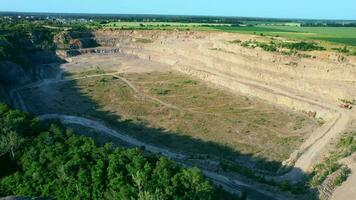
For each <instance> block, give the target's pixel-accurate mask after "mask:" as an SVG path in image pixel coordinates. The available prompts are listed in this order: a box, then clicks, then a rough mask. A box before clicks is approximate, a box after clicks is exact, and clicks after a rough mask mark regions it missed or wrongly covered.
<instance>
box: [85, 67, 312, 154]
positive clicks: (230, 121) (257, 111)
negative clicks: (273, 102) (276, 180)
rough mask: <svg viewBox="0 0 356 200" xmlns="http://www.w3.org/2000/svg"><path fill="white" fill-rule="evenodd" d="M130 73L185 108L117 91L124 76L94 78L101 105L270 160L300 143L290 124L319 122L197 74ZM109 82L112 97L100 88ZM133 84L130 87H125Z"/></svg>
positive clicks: (159, 95)
mask: <svg viewBox="0 0 356 200" xmlns="http://www.w3.org/2000/svg"><path fill="white" fill-rule="evenodd" d="M125 76H126V78H127V79H129V80H130V81H131V82H132V83H133V84H134V85H136V87H137V88H138V89H139V91H142V92H144V93H145V95H150V96H153V97H156V98H159V99H160V100H162V101H163V102H166V103H169V104H171V105H174V106H177V107H178V108H180V109H182V110H184V111H183V113H180V112H179V111H177V110H174V109H171V108H167V107H165V106H163V105H160V104H159V103H157V102H154V101H151V102H149V101H147V99H146V102H145V103H142V102H141V101H139V99H135V98H134V97H132V95H133V94H132V93H128V92H126V94H130V96H131V97H130V96H123V95H115V91H112V89H110V88H116V89H115V90H118V88H122V87H123V85H122V83H120V81H119V80H110V81H109V82H108V83H107V85H104V86H102V85H98V84H94V87H96V88H95V89H93V91H92V92H90V96H91V97H92V98H93V99H94V100H96V101H98V103H99V104H100V105H102V106H106V107H110V108H112V109H115V110H116V111H117V112H118V113H120V114H122V115H123V116H124V117H125V118H128V119H140V120H139V121H142V122H144V123H146V124H149V125H150V126H153V127H157V128H158V127H162V128H164V129H168V130H170V131H172V132H175V133H178V134H183V135H189V136H191V137H193V138H198V139H201V140H204V141H211V142H217V143H219V144H223V145H227V146H228V147H230V148H232V149H234V150H236V151H238V152H241V153H242V154H250V153H252V154H255V155H259V156H262V157H265V158H269V159H270V160H278V161H281V160H283V159H285V158H287V157H288V156H289V153H290V152H292V150H293V149H295V148H297V146H298V145H299V144H300V143H299V142H298V139H296V138H295V136H294V135H290V134H288V132H293V127H294V126H293V127H292V126H291V125H289V126H288V125H287V126H285V125H286V124H294V123H299V122H298V120H300V118H305V121H306V123H314V122H311V121H310V120H308V119H307V118H306V117H305V116H303V115H300V116H299V115H294V116H292V117H290V116H289V115H288V114H287V113H285V112H283V111H280V110H277V109H274V108H273V107H271V106H269V105H265V104H263V103H261V102H259V101H256V100H253V99H246V98H243V97H236V96H234V95H230V94H228V93H225V92H221V91H218V90H215V89H212V88H209V87H207V86H206V85H205V84H203V83H201V82H199V81H197V80H192V79H187V77H186V76H184V75H180V74H173V73H157V74H154V75H153V74H130V75H125ZM86 81H90V80H83V81H81V84H82V83H83V84H86V83H85V82H86ZM91 81H93V80H91ZM115 85H117V86H115ZM84 87H85V86H84ZM98 87H99V88H98ZM104 88H105V89H109V91H110V92H108V94H111V95H110V96H111V97H110V98H109V99H106V98H103V97H102V95H100V92H99V91H104V90H105V89H104ZM129 89H130V88H127V87H126V88H125V90H129ZM125 98H128V99H129V101H127V100H125ZM113 102H118V103H113ZM119 102H120V103H119ZM281 119H283V120H281ZM272 124H275V125H276V126H273V125H272ZM299 126H300V127H301V125H299ZM146 137H149V136H146ZM298 137H299V136H298ZM267 138H268V139H267ZM289 138H293V140H289ZM266 141H268V142H266ZM287 141H288V142H287ZM161 142H162V143H163V144H168V143H170V142H173V143H174V141H170V142H168V141H167V142H164V141H161ZM156 143H157V141H156ZM176 143H177V144H172V145H170V146H171V147H173V148H178V149H182V148H184V149H185V150H188V151H189V152H194V151H196V148H195V146H187V145H184V144H183V146H180V147H178V146H176V145H178V144H179V141H177V142H176ZM188 145H190V144H188ZM271 147H273V148H271ZM205 153H206V152H205Z"/></svg>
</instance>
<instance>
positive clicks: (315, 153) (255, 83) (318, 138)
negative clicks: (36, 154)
mask: <svg viewBox="0 0 356 200" xmlns="http://www.w3.org/2000/svg"><path fill="white" fill-rule="evenodd" d="M97 37H102V38H107V37H114V38H115V37H117V38H120V39H118V40H117V41H118V43H117V44H112V43H111V44H109V43H107V44H104V43H105V42H104V43H103V45H112V46H119V47H120V48H123V49H124V52H125V53H126V55H124V54H123V55H115V59H109V60H110V62H108V59H105V56H104V57H100V56H95V55H84V56H79V57H76V58H72V59H73V61H72V62H71V63H68V64H66V65H64V66H62V67H64V68H66V69H68V70H69V69H70V71H73V72H75V71H76V70H78V71H81V70H83V69H85V70H90V69H95V67H96V65H101V64H103V63H105V65H106V66H108V67H107V70H110V69H111V70H112V69H115V70H117V71H119V72H130V70H132V69H134V70H133V71H131V72H150V71H155V70H171V69H175V70H178V71H180V72H183V73H187V74H189V75H192V76H195V77H198V78H201V79H203V80H205V81H207V82H210V83H212V84H215V85H218V86H221V87H223V88H228V89H229V90H231V91H233V92H238V93H243V94H249V95H251V96H256V97H258V98H262V99H265V100H267V101H270V102H273V103H276V104H279V105H283V106H287V107H289V108H292V109H295V110H298V111H305V112H315V113H316V116H317V117H322V118H324V119H325V120H326V121H327V122H326V123H325V124H324V125H323V126H322V127H321V128H319V129H317V130H316V131H315V132H314V133H313V134H312V136H311V137H310V138H309V139H308V140H307V141H306V142H305V144H304V145H302V147H301V149H299V150H298V151H297V152H296V153H295V154H293V155H291V158H290V160H289V161H287V162H288V163H292V164H293V163H294V164H295V165H294V167H295V168H294V170H292V171H290V172H289V173H287V174H286V175H284V176H282V177H277V178H276V179H279V180H291V181H294V180H298V179H300V178H301V177H302V175H303V174H304V173H308V172H310V171H311V168H312V166H313V165H314V164H316V163H317V162H318V161H320V158H321V157H322V156H323V154H325V152H327V150H326V147H327V146H328V144H329V143H330V142H331V141H333V140H336V139H337V138H338V137H339V136H340V134H341V133H343V132H344V131H345V130H346V129H347V128H348V126H349V122H350V119H351V118H352V117H353V116H356V115H355V112H354V111H348V110H344V109H340V108H339V107H338V104H339V103H340V102H338V99H340V98H341V99H352V98H354V97H355V94H356V67H355V63H353V61H352V60H348V59H346V61H343V62H339V61H338V60H335V59H334V57H332V56H331V55H327V54H328V53H327V52H326V53H323V55H322V56H320V58H316V59H312V58H310V59H301V58H295V57H286V56H282V55H277V54H275V53H269V52H264V51H262V50H258V49H246V48H243V47H239V46H236V45H231V44H227V41H229V40H232V39H238V38H240V39H242V40H247V39H251V36H241V35H238V34H225V33H224V34H213V33H191V32H180V33H178V32H177V33H173V34H172V33H165V32H160V33H157V32H150V31H147V32H139V31H131V32H98V33H97ZM133 37H135V38H136V37H144V38H150V39H153V40H154V42H153V43H152V44H134V43H130V42H127V40H124V41H126V42H125V43H120V41H123V40H122V38H133ZM253 37H256V36H253ZM212 49H218V50H212ZM324 54H325V55H324ZM127 55H130V56H127ZM110 56H112V55H110ZM121 56H125V59H124V58H123V57H121ZM137 57H139V58H141V59H134V58H137ZM130 58H133V59H130ZM145 60H146V61H147V60H149V61H150V62H145ZM135 62H143V63H144V64H142V63H140V64H138V63H135ZM151 63H152V64H151ZM83 64H84V65H86V64H87V67H84V68H82V67H81V66H82V65H83ZM117 66H119V68H117ZM131 66H140V67H131ZM57 78H61V76H58V77H57ZM51 81H52V82H53V81H54V82H56V81H63V80H61V79H54V80H53V79H51V80H42V81H39V82H38V83H32V84H30V85H26V86H22V87H20V88H17V89H14V90H12V91H11V92H10V97H11V98H12V100H13V101H14V105H15V106H16V107H18V108H21V109H23V110H25V111H26V110H27V108H26V105H25V102H23V99H22V97H21V94H20V93H19V92H18V91H20V90H23V89H26V88H31V87H45V85H47V84H50V83H51ZM48 117H49V118H50V117H53V118H60V119H62V118H63V121H65V122H68V123H77V124H81V125H85V126H88V127H92V128H98V127H99V128H100V129H102V131H104V132H106V133H107V134H115V133H114V132H112V131H111V130H109V129H107V127H105V126H101V125H100V124H98V123H97V122H95V121H87V119H78V118H75V117H73V116H58V115H56V114H54V115H50V116H48ZM116 136H117V137H120V138H121V139H123V140H125V141H128V142H129V143H132V144H134V145H138V146H141V145H144V146H145V145H146V144H144V143H142V141H135V140H132V139H131V138H124V137H123V135H116ZM147 147H148V148H149V149H151V150H152V151H154V152H161V153H164V154H166V155H167V156H170V157H182V158H184V155H178V154H175V153H174V152H169V151H167V150H164V149H159V148H157V147H154V146H147ZM350 167H351V168H353V169H354V168H355V161H354V160H353V161H352V162H351V163H350ZM353 171H354V170H353ZM301 172H302V173H301ZM206 174H208V175H209V174H211V172H209V173H206ZM219 176H220V175H219ZM216 177H218V176H215V175H214V176H213V179H214V178H216ZM223 179H224V180H225V181H224V183H225V184H230V183H231V182H226V180H229V181H230V179H229V178H227V177H224V178H223ZM239 185H240V186H241V185H243V183H241V184H239ZM245 186H246V185H245ZM354 186H355V176H354V175H352V176H351V177H350V179H348V181H347V182H345V183H344V184H343V185H342V187H340V188H338V189H337V190H336V191H335V194H334V196H333V198H334V199H337V200H339V199H350V197H353V196H354V195H355V193H354V191H356V190H355V189H354ZM250 188H251V187H250ZM236 190H237V191H239V189H236ZM255 190H257V191H258V190H260V188H255ZM264 194H265V195H267V194H268V192H264ZM342 195H347V196H342ZM275 196H277V195H275ZM344 197H345V198H344ZM277 199H281V198H278V197H277ZM282 199H283V198H282Z"/></svg>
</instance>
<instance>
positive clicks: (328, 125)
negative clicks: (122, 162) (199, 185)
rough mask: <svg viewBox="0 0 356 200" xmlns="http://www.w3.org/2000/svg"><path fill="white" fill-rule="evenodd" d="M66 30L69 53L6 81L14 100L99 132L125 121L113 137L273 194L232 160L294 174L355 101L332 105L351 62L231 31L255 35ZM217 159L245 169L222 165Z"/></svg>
mask: <svg viewBox="0 0 356 200" xmlns="http://www.w3.org/2000/svg"><path fill="white" fill-rule="evenodd" d="M64 34H65V33H64ZM71 37H72V38H71ZM71 37H63V38H71V39H70V41H67V42H64V41H63V40H64V39H63V38H61V37H59V38H58V41H57V43H59V44H60V43H62V42H63V43H73V44H75V45H76V46H75V48H73V49H71V50H70V51H69V52H67V53H68V54H67V55H65V53H66V52H58V54H59V55H61V56H62V57H63V58H64V59H66V60H67V61H69V62H68V63H66V64H62V65H53V66H51V65H49V66H48V65H46V66H38V67H37V69H36V70H35V71H34V76H35V77H37V78H36V79H37V80H38V81H37V82H32V83H29V84H27V85H24V86H21V87H18V88H14V89H13V90H12V92H10V96H11V98H12V100H13V101H14V105H15V106H17V107H18V108H21V109H23V110H27V111H30V112H32V113H35V114H38V115H44V117H43V118H51V119H53V118H58V119H60V120H61V121H64V122H66V123H74V124H79V125H82V126H87V127H89V128H93V127H96V125H95V124H96V123H100V124H104V125H103V126H102V127H103V129H102V130H106V131H103V132H105V133H109V132H111V131H108V130H111V129H112V130H113V131H118V132H120V133H121V131H122V134H123V135H125V137H123V136H117V137H118V138H119V139H120V140H123V141H124V142H126V143H128V145H134V146H143V147H145V148H147V149H148V150H152V149H154V152H161V153H162V154H164V155H167V156H170V157H172V158H174V159H177V160H178V162H182V163H185V164H188V165H192V164H193V165H197V166H199V167H201V168H202V169H205V170H206V172H205V174H207V175H208V176H209V177H211V178H212V179H213V180H214V181H215V182H217V183H223V185H224V187H226V188H230V189H231V190H233V191H235V192H236V191H240V190H241V187H244V188H249V189H251V190H253V189H254V190H255V191H259V192H261V193H262V194H264V195H267V196H270V197H271V195H270V194H271V193H272V194H273V189H272V190H270V189H266V188H264V187H265V186H260V185H258V184H257V183H254V182H253V183H252V184H251V182H250V180H247V182H248V183H246V182H243V183H241V182H236V180H239V179H234V177H237V176H238V174H239V173H241V171H243V172H245V173H246V171H248V170H252V171H253V173H256V174H257V175H259V174H263V175H264V176H265V177H266V178H267V179H268V180H274V181H277V182H282V181H290V182H296V181H299V180H301V179H303V178H304V176H305V174H308V173H310V172H311V171H312V167H313V165H315V164H316V163H317V162H319V161H320V160H321V158H322V156H323V154H324V153H325V150H326V148H327V147H328V145H329V143H330V142H332V141H333V140H336V139H337V138H338V137H339V135H340V134H341V133H343V131H344V130H346V129H347V128H348V126H349V123H350V121H352V120H354V116H355V112H354V111H353V110H351V111H349V110H344V109H341V108H339V107H338V104H340V102H339V99H347V100H352V99H354V97H355V94H356V83H355V80H356V71H355V70H356V67H355V62H354V61H353V59H352V58H344V59H339V58H340V55H337V54H335V53H330V52H310V54H312V55H314V56H315V58H312V57H311V58H300V57H296V56H285V55H281V54H279V53H269V52H265V51H263V50H261V49H248V48H245V47H241V46H239V45H236V44H231V43H230V42H229V41H232V40H235V39H240V40H243V41H244V40H249V39H258V40H264V38H258V37H256V36H248V35H237V34H227V33H208V32H204V33H200V32H176V31H168V32H164V31H97V32H94V33H93V34H80V33H78V34H74V35H72V36H71ZM88 41H95V44H97V45H98V46H100V48H97V47H93V46H92V45H91V42H89V43H88ZM81 54H82V55H81ZM68 55H69V56H73V55H78V56H75V57H67V56H68ZM48 72H53V73H48ZM46 116H47V117H46ZM88 120H89V121H88ZM90 120H92V121H90ZM100 127H101V126H100ZM99 131H100V130H99ZM112 133H113V132H112ZM113 135H115V134H113ZM114 137H116V136H114ZM170 152H171V153H170ZM226 164H227V165H231V164H232V165H236V166H239V167H241V166H242V167H243V170H241V169H240V168H239V167H237V169H239V170H240V171H239V173H238V174H234V173H233V172H226V171H224V170H223V166H225V165H226ZM281 164H283V167H281ZM288 167H290V168H291V170H289V169H290V168H288ZM235 168H236V167H235ZM245 168H246V169H247V170H246V169H245ZM215 172H218V174H215ZM248 172H249V171H248ZM231 173H232V174H231ZM227 177H230V178H227ZM239 178H240V177H239ZM242 179H243V178H241V179H240V180H242ZM233 183H234V184H233ZM271 191H272V192H271ZM252 193H253V192H252ZM272 196H273V195H272ZM250 198H252V199H253V195H252V197H250ZM275 198H276V199H286V198H289V196H288V195H287V196H282V197H276V196H275ZM255 199H256V196H255ZM257 199H258V198H257Z"/></svg>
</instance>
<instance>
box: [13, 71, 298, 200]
mask: <svg viewBox="0 0 356 200" xmlns="http://www.w3.org/2000/svg"><path fill="white" fill-rule="evenodd" d="M108 75H114V76H117V73H108V74H98V75H88V76H85V77H80V78H74V79H64V80H63V79H61V75H58V76H57V77H56V78H55V79H45V80H42V81H37V82H35V83H30V84H28V85H24V86H21V87H18V88H15V89H13V90H11V91H10V94H11V98H12V100H13V102H14V106H15V107H17V108H19V109H22V110H24V111H27V108H26V104H25V103H24V101H23V99H22V97H21V95H20V93H19V91H21V90H24V89H29V88H34V87H44V86H48V85H50V84H55V83H60V82H66V81H73V80H79V79H84V78H90V77H100V76H108ZM118 78H120V79H121V78H122V77H120V76H119V77H118ZM124 80H126V79H124ZM125 82H126V83H127V84H128V85H129V86H130V87H131V88H132V89H133V90H134V91H135V92H139V91H138V90H137V89H136V88H135V86H134V85H133V84H131V83H130V82H129V81H127V80H126V81H125ZM38 118H39V119H40V120H46V119H56V120H60V121H61V122H62V123H63V124H77V125H81V126H85V127H88V128H91V129H94V130H96V131H98V132H102V133H105V134H107V135H111V136H112V137H115V138H118V139H120V140H122V141H124V142H126V143H128V144H130V145H133V146H136V147H144V148H145V150H147V151H150V152H153V153H157V154H161V155H164V156H167V157H169V158H172V159H174V160H178V163H181V164H183V165H184V163H183V162H179V160H180V161H184V160H185V159H187V158H188V156H187V155H184V154H180V153H175V152H172V151H169V150H167V149H164V148H159V147H156V146H153V145H150V144H147V143H144V142H142V141H139V140H137V139H135V138H132V137H130V136H128V135H126V134H125V133H123V132H120V131H116V130H113V129H111V128H109V127H107V126H106V125H104V124H103V123H101V122H99V121H96V120H91V119H86V118H83V117H79V116H69V115H61V114H45V115H41V116H38ZM202 171H203V173H204V174H205V175H206V176H207V177H208V178H209V179H211V180H212V181H213V182H214V183H215V184H217V185H221V186H222V187H224V188H225V189H226V190H228V191H230V192H232V193H235V194H238V195H241V194H242V191H244V192H247V193H248V198H247V199H251V200H259V199H268V200H285V199H286V200H287V199H290V198H287V197H285V196H284V195H276V194H275V193H273V192H270V191H268V190H265V189H263V187H260V186H256V185H253V184H246V183H243V182H240V181H238V180H234V179H231V178H229V177H226V176H223V175H220V174H217V173H215V172H211V171H207V170H202ZM291 200H292V199H291Z"/></svg>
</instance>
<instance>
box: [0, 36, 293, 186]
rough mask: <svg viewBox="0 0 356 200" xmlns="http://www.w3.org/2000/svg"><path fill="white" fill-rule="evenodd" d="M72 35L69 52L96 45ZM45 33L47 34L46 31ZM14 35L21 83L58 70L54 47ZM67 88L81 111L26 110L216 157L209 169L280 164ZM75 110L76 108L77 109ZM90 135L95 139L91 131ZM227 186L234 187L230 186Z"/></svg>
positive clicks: (244, 170) (194, 155) (72, 85)
mask: <svg viewBox="0 0 356 200" xmlns="http://www.w3.org/2000/svg"><path fill="white" fill-rule="evenodd" d="M73 34H74V36H75V35H76V34H77V37H79V38H78V39H76V40H75V43H73V44H71V45H70V46H69V47H70V48H71V49H72V50H73V52H77V51H76V50H77V49H79V48H82V47H86V48H88V47H96V46H98V44H97V43H96V42H95V41H94V42H93V41H88V40H87V39H85V40H81V38H82V37H83V35H82V34H80V33H73ZM87 34H89V38H92V36H90V35H91V34H90V33H85V35H87ZM45 36H46V37H48V35H47V34H46V35H45ZM74 36H73V37H74ZM17 37H20V40H17V41H16V40H15V39H14V45H17V46H23V47H26V48H25V49H23V50H22V52H19V53H18V56H17V58H18V59H20V61H21V62H16V60H10V61H11V62H15V63H17V64H19V65H26V66H27V67H26V68H25V72H26V74H27V77H29V79H28V80H27V81H26V82H25V83H22V84H23V85H24V84H28V83H30V82H33V81H38V80H42V79H49V78H55V77H56V75H57V74H58V73H61V72H62V70H63V69H61V68H60V65H61V64H63V63H64V62H65V60H63V59H61V58H60V57H59V56H57V54H56V51H55V48H54V47H52V46H51V47H50V48H46V50H43V49H42V47H41V45H39V46H38V45H36V43H33V41H32V42H31V41H29V40H30V39H31V38H22V37H24V36H23V35H22V36H20V35H19V36H17ZM36 37H37V38H36V39H37V40H38V41H41V40H42V39H43V38H42V36H41V33H39V35H38V36H36ZM90 40H92V39H90ZM35 41H36V40H35ZM52 41H53V38H52ZM52 45H54V44H52ZM73 55H76V53H73ZM24 63H25V64H24ZM29 74H30V75H29ZM14 75H16V74H9V76H14ZM68 83H69V84H68ZM3 84H6V85H7V86H8V87H9V88H11V87H14V86H15V85H16V83H9V82H6V83H3ZM67 87H68V88H67V89H68V90H70V91H71V94H75V96H76V97H75V98H73V97H72V99H71V101H72V102H77V104H78V105H79V106H80V109H79V110H82V111H83V112H77V113H71V112H70V111H67V110H64V109H58V110H56V108H53V107H52V106H53V105H52V104H45V103H43V102H42V101H41V99H38V100H36V101H38V103H39V104H40V105H41V106H42V110H43V113H36V112H33V111H32V110H31V109H29V110H28V111H29V112H30V113H32V114H36V115H37V114H45V113H46V110H47V108H52V109H48V110H51V111H50V113H46V114H51V113H53V112H56V113H59V114H67V115H78V116H82V117H88V118H90V119H95V120H99V121H101V122H104V123H105V124H106V125H108V126H109V127H112V128H113V129H116V130H120V131H123V132H125V133H127V134H128V135H130V136H133V137H134V138H136V139H138V140H142V141H144V142H146V143H150V144H154V145H158V146H160V147H163V148H167V149H171V150H172V151H178V152H181V153H184V154H186V155H189V156H190V158H191V159H209V158H212V159H216V160H219V161H220V163H219V164H217V165H216V166H213V167H212V168H215V169H213V170H216V171H224V170H226V171H228V170H232V171H236V172H238V173H240V174H242V175H245V176H247V177H250V178H256V177H255V176H254V171H256V170H257V169H256V168H255V167H257V166H258V167H257V168H258V169H261V170H264V171H269V172H270V173H273V172H276V171H277V169H279V168H280V166H281V163H280V162H275V161H268V160H265V159H263V158H256V157H254V156H253V155H250V154H241V153H240V152H237V151H235V150H234V149H232V148H230V147H228V146H226V145H222V144H218V143H215V142H211V141H210V142H209V141H203V140H200V139H196V138H193V137H191V136H189V135H187V134H185V133H179V132H172V131H168V130H165V129H162V128H152V127H150V126H149V124H145V123H143V122H136V121H133V120H123V118H122V117H121V116H120V115H118V114H117V113H113V112H109V111H103V108H102V107H101V106H100V105H99V104H97V103H96V102H95V101H93V100H92V99H91V98H90V97H88V96H86V95H85V94H83V93H82V92H81V91H80V88H79V86H78V85H77V84H76V82H75V81H71V82H67ZM44 96H45V95H44ZM83 102H85V103H83ZM9 103H10V102H9ZM11 103H12V105H14V106H16V107H18V108H21V107H19V105H18V104H16V103H15V102H11ZM25 104H26V102H25ZM81 104H82V105H81ZM67 106H71V105H67ZM76 109H77V110H78V108H76ZM88 110H90V114H89V115H87V111H88ZM82 131H88V130H85V129H83V130H82ZM92 136H93V137H94V138H95V136H94V135H93V134H92ZM102 142H115V139H113V138H107V139H105V140H104V141H102ZM185 147H190V148H185ZM236 158H241V159H242V158H243V161H241V162H239V163H236V162H234V161H235V160H236ZM3 159H5V158H3ZM1 162H2V160H1ZM244 162H247V163H257V164H256V165H255V166H252V168H249V167H242V164H243V163H244ZM203 165H204V164H203ZM245 166H250V164H246V165H245ZM250 167H251V166H250ZM9 170H10V169H9ZM10 171H11V170H10ZM4 173H5V172H4ZM5 174H6V173H5ZM231 187H234V186H233V185H232V186H231ZM287 187H288V186H286V189H287ZM282 189H283V188H282Z"/></svg>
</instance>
